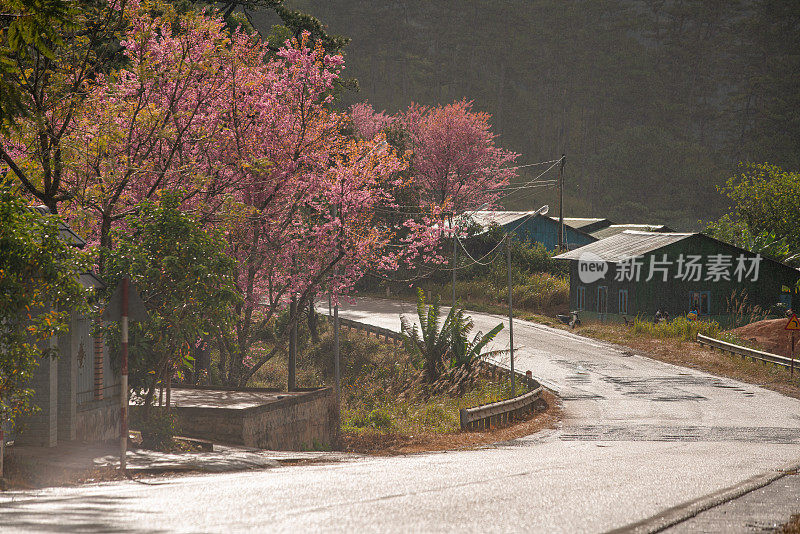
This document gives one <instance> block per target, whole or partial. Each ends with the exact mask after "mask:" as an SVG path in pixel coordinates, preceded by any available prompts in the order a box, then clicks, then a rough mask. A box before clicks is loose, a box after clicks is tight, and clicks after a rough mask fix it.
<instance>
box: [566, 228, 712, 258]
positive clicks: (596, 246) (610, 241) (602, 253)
mask: <svg viewBox="0 0 800 534" xmlns="http://www.w3.org/2000/svg"><path fill="white" fill-rule="evenodd" d="M693 235H697V234H694V233H658V232H638V231H633V230H625V231H623V232H622V233H620V234H617V235H614V236H611V237H607V238H605V239H601V240H600V241H595V242H594V243H590V244H588V245H585V246H582V247H580V248H577V249H575V250H571V251H569V252H565V253H564V254H559V255H558V256H555V258H556V259H558V260H577V259H579V258H580V257H581V254H584V253H587V252H591V253H593V254H596V255H597V256H599V257H600V258H602V259H603V260H605V261H609V262H613V263H617V262H620V261H623V260H627V259H629V258H635V257H637V256H641V255H642V254H646V253H648V252H652V251H654V250H657V249H659V248H661V247H665V246H667V245H671V244H672V243H676V242H678V241H681V240H683V239H686V238H687V237H690V236H693Z"/></svg>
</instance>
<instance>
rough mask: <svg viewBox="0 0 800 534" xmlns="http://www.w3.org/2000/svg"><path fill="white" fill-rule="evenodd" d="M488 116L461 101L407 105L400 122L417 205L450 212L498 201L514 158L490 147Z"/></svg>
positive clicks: (513, 173) (512, 170)
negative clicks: (446, 208) (417, 193)
mask: <svg viewBox="0 0 800 534" xmlns="http://www.w3.org/2000/svg"><path fill="white" fill-rule="evenodd" d="M489 118H490V116H489V115H488V114H487V113H483V112H475V111H472V102H468V101H466V100H462V101H460V102H454V103H452V104H448V105H445V106H437V107H428V106H419V105H412V106H411V107H409V108H408V110H406V111H405V112H404V113H403V114H402V115H401V117H400V121H401V122H402V124H403V126H404V127H405V129H406V131H407V132H408V137H409V142H410V145H411V150H412V151H413V158H412V161H411V165H412V173H413V176H414V179H415V181H416V184H417V187H419V189H420V196H421V202H422V203H430V204H436V205H443V204H444V203H445V202H448V201H449V203H450V205H451V209H452V210H453V212H455V213H461V212H463V211H465V210H469V209H475V208H478V207H480V206H483V205H485V204H487V203H489V205H491V202H492V201H493V200H495V199H497V198H498V196H499V194H498V189H499V188H501V187H503V186H506V185H508V183H509V180H510V179H511V178H513V177H514V176H516V171H515V170H514V169H513V168H508V166H509V164H511V163H513V162H514V161H515V160H516V158H517V157H518V155H517V154H514V153H513V152H509V151H508V150H504V149H502V148H500V147H498V146H496V145H495V136H494V134H492V131H491V125H490V123H489Z"/></svg>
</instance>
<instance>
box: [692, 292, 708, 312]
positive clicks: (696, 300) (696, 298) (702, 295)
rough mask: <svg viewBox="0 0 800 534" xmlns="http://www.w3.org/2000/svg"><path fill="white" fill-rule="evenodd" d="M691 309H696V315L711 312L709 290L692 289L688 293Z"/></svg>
mask: <svg viewBox="0 0 800 534" xmlns="http://www.w3.org/2000/svg"><path fill="white" fill-rule="evenodd" d="M689 297H690V305H689V309H690V310H691V311H696V312H697V315H709V314H710V313H711V291H692V292H691V293H690V294H689Z"/></svg>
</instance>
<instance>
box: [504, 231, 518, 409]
mask: <svg viewBox="0 0 800 534" xmlns="http://www.w3.org/2000/svg"><path fill="white" fill-rule="evenodd" d="M506 270H507V271H508V340H509V354H510V355H511V396H512V397H514V396H516V388H515V384H514V307H513V304H512V302H511V234H510V233H508V234H506Z"/></svg>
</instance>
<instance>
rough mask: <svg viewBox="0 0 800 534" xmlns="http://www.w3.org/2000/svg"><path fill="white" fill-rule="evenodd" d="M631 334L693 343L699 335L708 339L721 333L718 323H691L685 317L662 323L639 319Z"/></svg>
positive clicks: (634, 323)
mask: <svg viewBox="0 0 800 534" xmlns="http://www.w3.org/2000/svg"><path fill="white" fill-rule="evenodd" d="M631 332H632V333H634V334H645V335H650V336H653V337H659V338H675V339H681V340H684V341H692V340H694V339H696V338H697V334H698V333H700V334H703V335H704V336H708V337H714V336H716V335H717V334H718V333H719V332H720V326H719V323H718V322H716V321H690V320H689V319H687V318H686V317H683V316H681V317H676V318H675V319H673V320H671V321H668V322H667V321H662V322H660V323H652V322H650V321H642V320H641V319H639V318H638V317H637V318H636V319H635V320H634V322H633V327H632V329H631Z"/></svg>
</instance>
